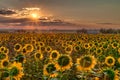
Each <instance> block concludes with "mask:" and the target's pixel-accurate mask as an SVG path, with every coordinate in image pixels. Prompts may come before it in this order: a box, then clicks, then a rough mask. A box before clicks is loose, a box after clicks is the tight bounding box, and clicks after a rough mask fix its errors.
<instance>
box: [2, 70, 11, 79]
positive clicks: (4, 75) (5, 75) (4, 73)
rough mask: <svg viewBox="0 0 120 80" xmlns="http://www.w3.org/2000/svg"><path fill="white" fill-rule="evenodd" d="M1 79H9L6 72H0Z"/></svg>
mask: <svg viewBox="0 0 120 80" xmlns="http://www.w3.org/2000/svg"><path fill="white" fill-rule="evenodd" d="M1 77H3V78H8V77H9V72H8V71H4V72H2V74H1Z"/></svg>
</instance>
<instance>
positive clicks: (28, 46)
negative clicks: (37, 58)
mask: <svg viewBox="0 0 120 80" xmlns="http://www.w3.org/2000/svg"><path fill="white" fill-rule="evenodd" d="M24 48H26V51H27V52H32V51H33V50H34V47H33V45H32V44H25V46H24Z"/></svg>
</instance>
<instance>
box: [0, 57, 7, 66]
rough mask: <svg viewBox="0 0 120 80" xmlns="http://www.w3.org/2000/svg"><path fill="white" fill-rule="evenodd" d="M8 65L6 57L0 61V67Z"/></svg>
mask: <svg viewBox="0 0 120 80" xmlns="http://www.w3.org/2000/svg"><path fill="white" fill-rule="evenodd" d="M8 65H9V60H8V59H4V60H2V61H1V62H0V68H6V67H8Z"/></svg>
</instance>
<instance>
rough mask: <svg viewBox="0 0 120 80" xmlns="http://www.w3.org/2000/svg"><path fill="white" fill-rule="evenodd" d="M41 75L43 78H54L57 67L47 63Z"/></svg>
mask: <svg viewBox="0 0 120 80" xmlns="http://www.w3.org/2000/svg"><path fill="white" fill-rule="evenodd" d="M43 74H44V75H45V76H50V77H56V76H57V67H56V65H55V64H54V63H48V64H47V65H45V66H44V71H43Z"/></svg>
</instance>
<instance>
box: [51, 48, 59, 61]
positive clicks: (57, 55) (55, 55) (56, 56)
mask: <svg viewBox="0 0 120 80" xmlns="http://www.w3.org/2000/svg"><path fill="white" fill-rule="evenodd" d="M59 56H60V53H59V52H58V51H57V50H53V51H51V53H50V59H53V60H54V59H55V60H56V59H58V57H59Z"/></svg>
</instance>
